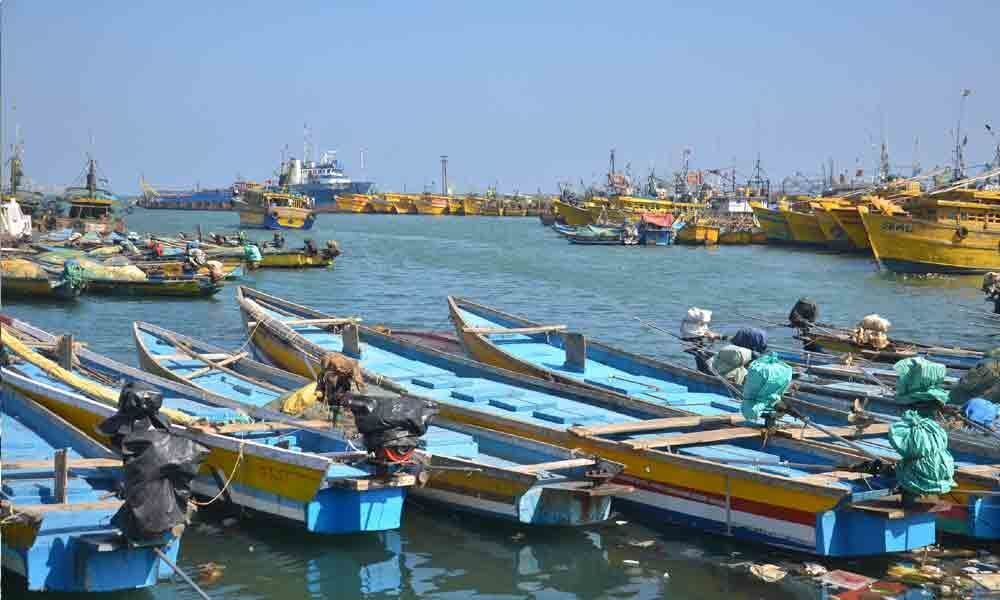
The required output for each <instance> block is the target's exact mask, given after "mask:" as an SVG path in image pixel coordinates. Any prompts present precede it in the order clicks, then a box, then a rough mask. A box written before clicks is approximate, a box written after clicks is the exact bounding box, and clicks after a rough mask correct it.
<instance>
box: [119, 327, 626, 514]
mask: <svg viewBox="0 0 1000 600" xmlns="http://www.w3.org/2000/svg"><path fill="white" fill-rule="evenodd" d="M133 335H134V337H135V342H136V348H137V349H138V352H139V364H140V365H142V367H143V368H144V369H146V370H147V371H149V372H151V373H154V374H156V375H161V376H163V377H165V378H168V379H173V380H175V381H179V382H182V383H186V384H189V385H193V386H196V387H198V388H201V389H203V390H204V391H206V392H209V393H212V394H218V395H221V396H224V397H226V398H229V399H230V400H232V401H233V402H237V403H239V404H242V405H247V406H250V407H253V408H265V407H269V406H270V407H273V408H275V409H280V406H277V405H280V404H281V400H282V398H284V397H285V396H286V395H287V394H289V393H292V392H294V391H295V390H298V389H300V388H302V387H304V386H305V385H307V384H308V383H309V380H308V379H306V378H304V377H299V376H297V375H293V374H291V373H288V372H286V371H282V370H280V369H277V368H274V367H271V366H268V365H264V364H262V363H259V362H256V361H254V360H253V359H251V358H249V357H247V356H245V355H243V354H231V353H227V352H226V351H225V350H222V349H221V348H218V347H216V346H212V345H211V344H207V343H205V342H202V341H200V340H197V339H194V338H191V337H188V336H185V335H182V334H180V333H176V332H173V331H170V330H168V329H164V328H162V327H157V326H156V325H152V324H150V323H142V322H137V323H135V324H134V325H133ZM385 393H390V394H391V393H392V392H385ZM435 423H436V425H433V426H431V427H430V428H429V429H428V431H427V433H426V434H425V435H424V436H423V438H422V439H421V442H420V451H418V453H417V456H418V459H419V460H420V462H421V463H423V464H424V465H426V466H427V467H428V470H427V475H428V479H427V482H426V485H424V486H419V487H416V488H414V489H413V491H412V492H411V494H413V495H414V496H416V497H418V498H420V499H423V500H430V501H433V502H437V503H439V504H442V505H444V506H446V507H447V508H449V509H453V510H461V511H468V512H473V513H478V514H482V515H487V516H491V517H496V518H500V519H504V520H510V521H515V522H517V523H521V524H525V525H562V526H579V525H589V524H593V523H599V522H601V521H604V520H606V519H607V518H608V517H609V515H610V513H611V498H612V496H615V495H624V494H627V493H628V492H629V489H628V488H626V487H625V486H622V485H618V484H613V483H608V482H606V481H604V478H600V477H596V475H599V474H601V473H606V474H614V473H616V472H618V471H620V470H621V465H618V464H617V463H610V462H609V461H603V460H600V459H598V458H595V457H588V456H583V455H580V454H578V453H574V452H573V451H571V450H566V449H564V448H560V447H558V446H553V445H550V444H543V443H541V442H536V441H533V440H529V439H525V438H520V437H517V436H513V435H508V434H504V433H500V432H496V431H489V430H486V429H482V428H479V427H473V426H469V425H462V424H460V423H451V422H448V421H447V420H443V419H438V420H436V421H435ZM308 428H309V427H308V424H303V429H308ZM591 472H593V473H594V475H595V477H588V473H591Z"/></svg>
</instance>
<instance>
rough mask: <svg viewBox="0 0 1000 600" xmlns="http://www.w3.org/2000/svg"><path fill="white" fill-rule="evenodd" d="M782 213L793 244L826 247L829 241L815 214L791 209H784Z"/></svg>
mask: <svg viewBox="0 0 1000 600" xmlns="http://www.w3.org/2000/svg"><path fill="white" fill-rule="evenodd" d="M806 206H808V205H806ZM781 213H782V215H783V216H784V217H785V221H786V222H787V223H788V230H789V232H790V233H791V241H792V243H793V244H796V245H798V246H811V247H818V248H825V247H826V245H827V239H826V236H825V235H823V230H822V229H820V227H819V220H818V219H817V218H816V214H815V213H813V212H802V211H798V210H795V209H793V208H791V207H785V208H782V209H781Z"/></svg>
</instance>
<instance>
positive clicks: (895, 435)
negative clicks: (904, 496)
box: [889, 410, 955, 495]
mask: <svg viewBox="0 0 1000 600" xmlns="http://www.w3.org/2000/svg"><path fill="white" fill-rule="evenodd" d="M889 443H890V444H891V445H892V447H893V448H894V449H895V450H896V452H898V453H899V455H900V456H901V457H902V460H900V461H899V463H898V464H897V465H896V480H897V481H898V482H899V485H900V486H901V487H902V488H903V489H904V490H906V491H908V492H910V493H913V494H917V495H924V494H947V493H948V492H950V491H951V489H952V488H953V487H955V480H954V479H953V478H954V475H955V460H954V459H953V458H952V456H951V452H949V451H948V434H947V433H946V432H945V430H944V429H943V428H942V427H941V426H940V425H938V424H937V422H936V421H934V419H931V418H928V417H923V416H921V415H920V414H919V413H918V412H917V411H915V410H908V411H906V412H904V413H903V417H902V418H901V419H900V420H899V421H897V422H895V423H893V424H892V426H890V427H889Z"/></svg>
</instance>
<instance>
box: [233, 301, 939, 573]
mask: <svg viewBox="0 0 1000 600" xmlns="http://www.w3.org/2000/svg"><path fill="white" fill-rule="evenodd" d="M237 300H238V301H239V303H240V308H241V311H242V313H243V317H244V321H245V325H246V326H247V329H248V331H249V332H250V335H251V341H252V343H253V344H254V347H255V350H256V351H257V352H258V353H259V354H260V355H261V356H263V357H265V358H266V359H267V360H269V361H270V362H272V363H274V364H275V365H277V366H280V367H282V368H285V369H287V370H291V371H293V372H297V373H299V374H304V373H309V372H310V370H315V369H316V368H318V365H319V361H320V359H321V357H322V356H324V355H325V354H326V353H328V352H340V353H343V354H346V355H348V356H352V357H354V358H356V359H358V360H359V362H360V365H361V367H362V370H363V371H364V373H365V377H366V379H367V380H369V381H373V382H380V383H379V385H381V386H383V387H388V388H390V389H395V390H398V391H400V392H405V393H408V394H410V395H412V396H416V397H418V398H427V399H433V400H434V401H435V402H437V403H438V405H439V407H440V410H441V413H442V415H443V416H444V417H446V418H448V419H450V420H453V421H458V422H462V423H466V424H470V425H475V426H479V427H485V428H488V429H493V430H497V431H503V432H505V433H512V434H515V435H520V436H522V437H527V438H531V439H535V440H539V441H543V442H546V443H551V444H554V445H558V446H562V447H564V448H580V449H581V450H583V451H585V452H590V453H593V454H598V455H601V456H605V457H608V458H610V459H612V460H615V461H617V462H620V463H622V464H624V465H625V470H624V472H623V474H622V475H621V476H620V477H619V480H620V481H621V482H623V483H627V484H629V485H632V486H634V487H635V488H636V490H637V491H636V492H635V493H634V494H632V495H630V496H627V497H625V498H623V499H621V501H622V503H623V505H624V506H625V507H627V508H632V509H635V510H636V511H638V512H639V513H640V514H644V515H646V516H648V517H649V518H651V519H653V520H654V522H656V523H659V524H666V523H672V524H682V525H687V526H692V527H696V528H699V529H702V530H705V531H709V532H714V533H721V534H724V535H732V536H736V537H740V538H744V539H748V540H754V541H759V542H764V543H767V544H771V545H774V546H779V547H785V548H792V549H795V550H799V551H803V552H809V553H813V554H819V555H825V556H846V555H870V554H882V553H887V552H900V551H905V550H910V549H913V548H917V547H921V546H924V545H926V544H929V543H932V542H933V540H934V535H935V533H934V532H935V525H934V516H933V514H930V513H928V512H927V511H926V507H924V506H916V507H908V508H904V507H902V506H901V504H900V500H899V498H898V496H894V495H893V489H894V487H895V482H894V480H890V479H888V478H885V477H884V476H881V475H863V474H859V473H855V472H849V467H848V466H847V464H849V463H850V464H854V463H856V462H857V461H859V460H861V459H862V457H863V456H865V455H863V454H860V453H857V452H852V451H850V450H849V449H845V448H840V447H837V446H835V445H833V444H831V443H829V442H830V441H832V440H831V439H830V438H829V436H828V434H826V433H820V432H818V431H814V430H804V429H803V428H801V427H795V428H791V427H789V428H784V427H779V428H777V430H775V431H773V432H771V435H770V437H769V438H768V441H767V444H766V446H765V445H764V444H763V440H762V431H761V429H760V428H758V427H756V426H754V425H753V424H749V423H746V422H744V421H743V419H742V418H740V417H737V416H734V415H709V416H693V415H691V414H690V413H689V412H686V411H684V410H681V409H680V408H677V407H671V406H669V405H666V404H656V403H651V402H640V401H636V400H633V399H630V398H627V397H623V396H622V395H620V394H611V393H607V394H603V393H600V392H594V391H590V390H582V389H580V388H574V387H571V386H567V385H564V384H559V383H556V382H547V381H543V380H540V379H536V378H532V377H528V376H526V375H523V374H519V373H515V372H512V371H509V370H505V369H498V368H495V367H491V366H488V365H484V364H482V363H477V362H475V361H471V360H469V359H466V358H463V357H460V356H455V355H452V354H448V353H444V352H440V351H438V350H435V349H433V348H431V347H428V346H422V345H419V344H415V343H413V342H411V341H408V340H404V339H401V338H397V337H394V336H393V335H392V334H391V332H388V333H387V332H385V331H380V330H376V329H372V328H367V327H363V326H360V325H358V324H355V323H351V324H345V325H343V326H339V327H337V326H324V325H323V324H322V323H324V322H325V323H331V322H332V321H331V319H332V317H331V316H329V315H324V314H323V313H321V312H318V311H315V310H312V309H309V308H306V307H304V306H300V305H297V304H294V303H291V302H288V301H286V300H282V299H280V298H276V297H274V296H271V295H268V294H264V293H262V292H259V291H256V290H252V289H248V288H245V287H240V288H239V289H238V290H237ZM341 322H343V321H341ZM688 399H689V400H690V401H691V403H692V404H695V403H697V404H711V403H712V402H722V401H725V400H727V398H725V397H722V396H720V395H718V394H713V393H711V392H705V393H703V394H701V396H700V398H697V401H696V397H694V396H689V397H688ZM734 425H739V426H738V427H737V426H734ZM886 430H887V427H886V426H873V427H872V428H871V429H870V430H869V432H870V434H872V435H877V434H880V435H884V433H885V431H886ZM834 432H835V433H837V434H838V435H845V436H852V435H855V433H856V430H855V429H854V428H853V427H852V428H846V427H842V428H839V429H834ZM864 435H868V433H861V434H860V435H859V437H860V436H864ZM823 440H826V442H824V441H823ZM859 475H860V476H859Z"/></svg>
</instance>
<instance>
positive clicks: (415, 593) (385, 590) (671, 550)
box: [3, 210, 992, 600]
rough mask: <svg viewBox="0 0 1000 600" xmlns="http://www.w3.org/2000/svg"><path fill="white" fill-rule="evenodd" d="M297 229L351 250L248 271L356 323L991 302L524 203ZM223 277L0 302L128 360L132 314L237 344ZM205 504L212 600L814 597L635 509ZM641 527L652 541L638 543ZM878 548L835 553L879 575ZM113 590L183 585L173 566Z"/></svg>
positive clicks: (789, 254) (917, 333) (618, 328)
mask: <svg viewBox="0 0 1000 600" xmlns="http://www.w3.org/2000/svg"><path fill="white" fill-rule="evenodd" d="M235 223H236V217H235V215H234V214H232V213H200V212H195V213H185V212H173V211H141V210H140V211H138V212H137V213H136V214H134V215H132V216H131V217H130V219H129V224H130V228H131V229H133V230H135V231H154V232H158V233H164V234H169V233H174V232H177V231H188V232H190V231H192V230H193V229H194V228H195V226H196V225H197V224H200V225H201V226H202V229H203V231H205V232H206V233H207V232H209V231H217V232H222V231H225V232H229V233H231V232H233V231H235ZM264 235H265V234H263V233H261V234H260V236H259V237H264ZM305 237H311V238H314V239H316V240H317V241H319V242H322V241H325V240H327V239H336V240H337V241H338V242H339V243H340V245H341V248H342V249H343V252H344V254H343V255H342V256H341V257H340V258H339V259H338V260H337V263H336V266H335V268H334V269H333V270H302V271H287V272H282V271H271V270H265V271H258V272H256V273H252V274H249V275H248V276H247V277H246V278H245V279H244V282H243V283H244V284H246V285H250V286H256V287H259V288H260V289H262V290H264V291H267V292H271V293H274V294H277V295H279V296H283V297H287V298H289V299H292V300H295V301H298V302H300V303H303V304H306V305H309V306H313V307H316V308H318V309H320V310H325V311H328V312H332V313H338V314H341V315H352V316H359V317H362V318H363V319H364V320H365V321H366V322H368V323H386V324H389V325H392V326H395V327H408V328H420V329H435V330H448V329H449V323H448V319H447V309H446V306H445V303H444V298H445V296H446V295H448V294H455V295H461V296H465V297H468V298H471V299H476V300H479V301H481V302H483V303H486V304H490V305H493V306H497V307H500V308H503V309H506V310H508V311H510V312H514V313H520V314H524V315H527V316H530V317H532V318H533V319H534V320H537V321H541V322H547V323H565V324H567V325H569V326H570V327H571V328H573V329H576V330H579V331H582V332H584V333H586V334H587V335H589V336H591V337H594V338H596V339H602V340H605V341H608V342H611V343H613V344H616V345H620V346H626V347H628V348H630V349H632V350H634V351H636V352H640V353H645V354H651V355H657V356H661V357H666V358H674V359H677V360H682V361H685V362H686V361H687V357H686V355H685V354H683V353H681V352H680V348H679V346H678V345H677V343H676V342H675V341H674V340H673V339H672V338H669V337H666V336H664V335H663V334H659V333H656V332H654V331H651V330H649V329H644V328H643V327H642V326H641V325H640V324H639V323H638V322H637V321H636V320H635V318H636V317H638V318H641V319H644V320H650V321H656V322H658V323H660V324H661V325H662V326H664V327H666V328H667V329H669V330H671V331H673V330H675V329H676V327H677V324H678V323H679V320H680V318H681V317H682V316H683V314H684V311H685V309H686V308H687V307H689V306H699V307H702V308H708V309H712V310H713V311H715V319H716V321H717V324H718V326H719V328H720V329H721V330H722V331H727V330H731V329H732V328H733V327H735V326H739V325H744V324H754V323H755V322H754V321H752V320H751V319H750V318H749V317H751V316H753V317H760V318H763V319H766V320H768V321H779V322H780V321H783V320H784V318H785V316H786V315H787V312H788V310H789V309H790V308H791V306H792V304H794V302H795V300H796V299H797V298H798V297H799V296H803V295H806V296H810V297H812V298H814V299H816V300H817V301H818V302H819V303H820V306H821V318H822V319H823V320H824V321H828V322H833V323H839V324H843V325H850V324H853V323H855V322H857V321H858V320H859V319H860V318H861V317H862V316H864V315H866V314H869V313H872V312H877V313H879V314H881V315H883V316H885V317H887V318H888V319H889V320H890V321H892V323H893V329H892V332H893V334H894V335H896V336H898V337H903V338H905V337H913V338H920V339H922V340H934V341H937V342H941V343H948V344H961V345H967V346H974V347H986V346H988V345H989V344H990V343H991V340H992V338H990V337H989V336H988V334H987V333H986V332H985V331H983V330H982V329H981V328H980V327H978V326H977V325H976V324H975V323H973V322H971V320H970V319H969V318H968V315H966V314H964V313H962V312H960V311H959V310H958V306H959V305H964V306H968V307H972V308H975V309H985V308H986V303H985V302H983V301H982V295H981V293H980V292H979V291H978V285H979V279H978V278H977V277H964V278H956V277H947V278H941V277H939V278H926V279H925V278H898V277H894V276H887V275H883V274H880V273H878V272H877V271H876V270H875V267H874V264H873V263H872V262H871V261H870V260H869V259H866V258H863V257H847V256H839V255H835V254H822V253H815V252H810V251H801V250H792V249H782V248H773V247H766V246H753V247H727V248H717V249H704V248H684V247H673V248H626V247H586V246H571V245H569V244H567V243H566V242H565V241H564V240H562V239H561V238H559V237H558V236H556V234H555V233H553V232H551V231H548V230H546V229H544V228H542V227H541V226H540V225H539V223H538V220H537V219H534V218H526V219H501V218H487V217H477V218H472V217H469V218H464V217H437V218H434V217H420V216H384V215H322V216H321V217H320V218H319V220H318V222H317V225H316V228H315V229H314V230H313V231H311V232H308V234H297V233H289V234H287V235H286V238H287V239H288V242H289V243H290V244H297V243H298V242H299V241H300V240H301V239H303V238H305ZM233 293H234V286H227V288H226V289H225V290H223V292H222V293H220V294H219V295H218V297H216V298H214V299H208V300H199V301H177V300H158V301H149V300H117V299H108V300H104V299H95V298H83V299H81V300H80V301H79V302H77V303H75V304H72V305H59V304H45V305H38V304H26V303H15V302H8V301H7V300H6V299H5V300H4V307H3V310H4V311H5V312H7V313H8V314H11V315H13V316H16V317H18V318H21V319H25V320H28V321H30V322H32V323H34V324H36V325H38V326H41V327H43V328H46V329H48V330H50V331H53V332H72V333H74V334H75V335H77V336H78V338H79V339H81V340H85V341H86V342H87V343H88V344H90V347H91V348H92V349H94V350H96V351H99V352H103V353H105V354H108V355H110V356H112V357H114V358H116V359H119V360H122V361H125V362H129V363H133V364H134V363H135V362H136V361H135V351H134V348H133V343H132V339H131V330H130V327H131V323H132V321H134V320H137V319H142V320H146V321H150V322H153V323H158V324H162V325H165V326H167V327H170V328H173V329H176V330H178V331H181V332H185V333H190V334H192V335H195V336H198V337H202V338H205V339H208V340H211V341H214V342H216V343H218V344H219V345H223V346H228V347H236V346H239V345H241V344H242V343H243V342H244V341H245V339H246V334H245V332H244V331H243V329H242V326H241V324H240V319H239V312H238V309H237V307H236V305H235V302H234V300H233ZM757 324H760V323H759V322H758V323H757ZM769 333H770V335H771V340H772V345H773V344H780V345H787V346H793V345H795V343H794V340H791V338H790V337H789V336H788V331H787V330H783V329H781V328H770V329H769ZM217 517H218V515H204V516H199V517H198V523H197V524H196V525H195V526H194V527H193V528H192V529H191V530H189V532H188V534H187V535H186V536H185V538H184V546H183V548H182V562H181V564H182V566H183V567H184V568H185V569H188V570H189V571H196V570H197V566H198V565H200V564H203V563H206V562H209V561H214V562H216V563H220V564H222V565H225V567H226V568H225V571H224V575H223V576H222V578H221V579H220V580H219V581H218V582H216V583H213V584H210V585H208V586H207V590H208V591H209V594H210V595H211V596H212V597H213V598H216V599H218V598H233V599H235V598H240V599H244V598H247V599H250V598H282V599H288V600H293V599H297V598H338V599H339V598H345V599H350V598H382V597H386V598H389V597H392V598H413V597H434V598H468V597H480V598H525V597H537V598H575V597H576V598H619V597H620V598H658V597H664V596H669V597H671V598H699V599H709V598H711V599H715V598H723V597H726V598H732V599H737V598H740V599H742V598H760V597H779V596H781V597H803V598H812V597H821V596H822V595H823V592H822V591H821V590H818V589H816V588H815V587H814V586H813V585H812V584H809V583H807V582H804V581H801V580H799V579H796V578H794V577H789V578H788V579H786V580H784V581H782V582H781V583H779V584H764V583H761V582H758V581H756V580H755V579H753V578H752V576H750V575H749V574H747V573H746V572H745V568H744V569H741V568H737V567H734V566H733V564H734V563H740V562H743V561H755V562H760V561H770V562H780V561H784V560H791V561H798V562H800V563H801V561H802V560H805V557H802V556H794V555H783V554H781V553H775V552H772V551H769V550H767V549H764V548H761V547H757V546H749V545H744V544H738V543H734V542H731V541H729V540H721V539H718V538H707V537H704V536H699V535H698V534H697V532H693V531H687V530H678V529H674V530H668V531H662V530H655V529H647V528H646V527H644V526H642V525H637V524H634V523H631V522H628V523H624V524H616V523H614V522H612V523H609V524H608V525H605V526H602V527H596V528H592V529H588V530H575V531H558V530H539V531H532V530H526V529H523V528H518V527H516V526H512V525H502V524H496V523H489V522H484V521H483V520H480V519H476V518H473V517H467V516H456V515H453V514H448V513H444V512H441V511H438V510H437V509H434V508H433V507H422V506H417V505H411V506H409V507H408V510H407V513H406V516H405V524H404V527H403V528H402V529H401V530H400V531H398V532H391V533H387V534H384V535H380V536H363V537H347V538H336V539H329V538H318V537H309V536H305V535H302V534H300V533H298V532H297V531H295V530H293V529H291V528H289V527H287V526H285V525H283V524H281V523H276V522H274V521H269V520H266V519H260V518H253V517H249V516H245V517H244V520H243V522H242V524H241V526H240V527H235V528H222V527H221V526H220V525H219V519H218V518H217ZM619 518H620V519H623V520H628V519H629V517H627V516H623V517H619ZM650 540H651V541H653V545H652V546H648V545H646V544H642V545H634V544H635V543H636V542H643V541H650ZM624 560H636V561H639V565H638V566H634V565H632V566H630V565H627V564H624V563H623V561H624ZM885 564H886V563H885V561H883V560H867V561H858V562H841V563H838V564H836V565H835V566H838V567H842V568H848V569H851V570H855V571H862V572H868V573H870V574H872V575H876V576H877V575H879V574H880V573H882V572H884V567H885ZM665 573H666V574H669V576H668V577H666V576H665ZM16 583H17V582H15V581H13V578H11V577H7V576H6V574H5V577H4V594H5V597H11V598H15V597H19V596H20V594H18V593H17V592H16V591H15V589H16V585H14V584H16ZM8 595H9V596H8ZM30 597H33V598H41V597H45V596H44V595H30ZM58 597H60V598H64V597H67V596H63V595H60V596H58ZM117 597H120V598H179V599H187V598H195V597H196V596H195V595H194V594H193V593H192V592H190V591H189V590H187V589H185V588H184V587H183V586H181V585H179V584H177V585H172V584H168V585H163V586H160V587H159V588H157V589H155V590H153V591H151V592H137V593H133V594H121V595H119V596H117Z"/></svg>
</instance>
